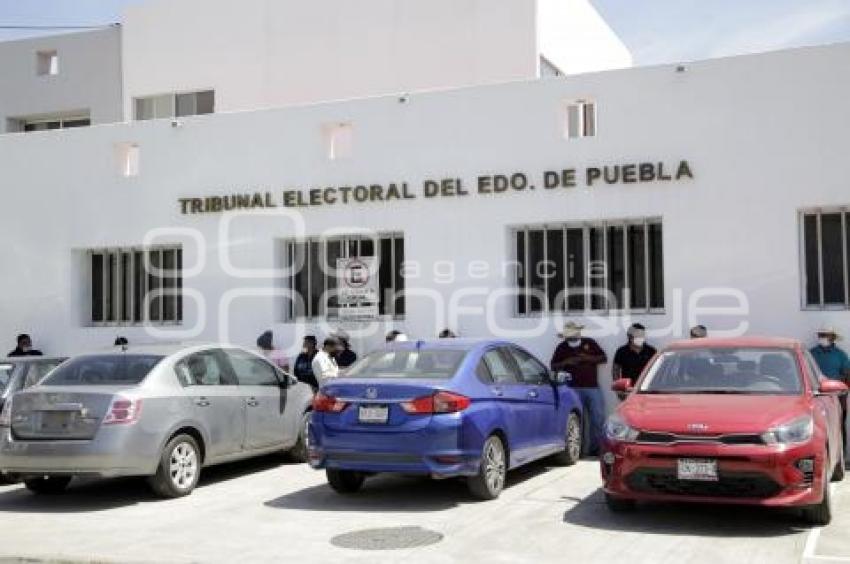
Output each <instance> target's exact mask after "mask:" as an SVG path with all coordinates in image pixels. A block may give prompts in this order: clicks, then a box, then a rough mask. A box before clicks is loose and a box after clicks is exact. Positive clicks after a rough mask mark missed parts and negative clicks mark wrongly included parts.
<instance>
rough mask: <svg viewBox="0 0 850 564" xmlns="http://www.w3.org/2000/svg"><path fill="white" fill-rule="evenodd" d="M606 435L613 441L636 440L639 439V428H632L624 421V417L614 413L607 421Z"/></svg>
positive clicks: (628, 441)
mask: <svg viewBox="0 0 850 564" xmlns="http://www.w3.org/2000/svg"><path fill="white" fill-rule="evenodd" d="M605 436H606V437H608V438H609V439H611V440H612V441H620V442H627V443H630V442H634V440H635V439H637V436H638V432H637V429H632V428H631V427H629V425H628V424H627V423H626V422H625V421H623V418H622V417H620V416H619V415H617V414H614V415H612V416H611V417H609V418H608V421H606V422H605Z"/></svg>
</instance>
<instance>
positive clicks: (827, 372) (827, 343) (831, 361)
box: [811, 327, 850, 383]
mask: <svg viewBox="0 0 850 564" xmlns="http://www.w3.org/2000/svg"><path fill="white" fill-rule="evenodd" d="M839 340H841V336H840V335H839V334H838V332H837V331H836V330H835V328H834V327H822V328H821V329H819V330H818V344H817V346H815V347H814V348H813V349H812V350H811V353H812V356H813V357H815V361H817V363H818V368H820V371H821V373H823V375H824V376H826V377H827V378H832V379H833V380H841V381H842V382H845V383H846V382H848V381H850V358H848V356H847V353H846V352H844V351H843V350H841V349H840V348H839V347H838V345H836V344H835V343H836V342H837V341H839Z"/></svg>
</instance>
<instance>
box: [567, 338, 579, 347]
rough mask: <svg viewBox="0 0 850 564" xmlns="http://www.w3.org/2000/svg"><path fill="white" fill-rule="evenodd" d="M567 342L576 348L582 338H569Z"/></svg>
mask: <svg viewBox="0 0 850 564" xmlns="http://www.w3.org/2000/svg"><path fill="white" fill-rule="evenodd" d="M567 344H568V345H569V346H571V347H572V348H576V347H577V346H579V345H580V344H581V339H567Z"/></svg>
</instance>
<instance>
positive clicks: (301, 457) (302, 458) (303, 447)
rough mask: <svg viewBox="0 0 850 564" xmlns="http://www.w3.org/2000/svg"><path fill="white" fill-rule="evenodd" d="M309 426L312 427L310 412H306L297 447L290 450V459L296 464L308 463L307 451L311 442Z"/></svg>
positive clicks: (303, 416)
mask: <svg viewBox="0 0 850 564" xmlns="http://www.w3.org/2000/svg"><path fill="white" fill-rule="evenodd" d="M309 426H310V412H309V411H308V412H306V413H305V414H304V415H302V416H301V423H300V424H299V427H298V440H297V441H295V446H293V447H292V448H291V449H289V453H288V454H289V457H290V458H291V459H292V460H294V461H295V462H307V455H308V452H307V449H308V448H309V446H310V441H309V435H308V433H309V431H308V429H309Z"/></svg>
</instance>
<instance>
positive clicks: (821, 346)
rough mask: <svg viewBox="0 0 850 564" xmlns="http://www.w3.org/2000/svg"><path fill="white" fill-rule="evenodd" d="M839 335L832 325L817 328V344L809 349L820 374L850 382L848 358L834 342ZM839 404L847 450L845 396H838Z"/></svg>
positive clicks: (842, 437) (843, 437)
mask: <svg viewBox="0 0 850 564" xmlns="http://www.w3.org/2000/svg"><path fill="white" fill-rule="evenodd" d="M839 340H841V335H839V334H838V331H836V330H835V328H834V327H821V328H820V329H819V330H818V344H817V345H816V346H815V347H814V348H812V349H811V351H809V352H811V353H812V356H813V357H814V359H815V362H817V364H818V368H820V371H821V374H823V375H824V376H826V377H827V378H830V379H832V380H841V381H842V382H844V383H845V384H850V358H848V357H847V353H846V352H844V351H843V350H842V349H840V348H839V347H838V345H836V344H835V343H836V342H837V341H839ZM839 403H840V404H841V441H842V443H843V444H844V449H845V451H846V450H847V396H846V395H844V394H842V395H841V397H840V398H839Z"/></svg>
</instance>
